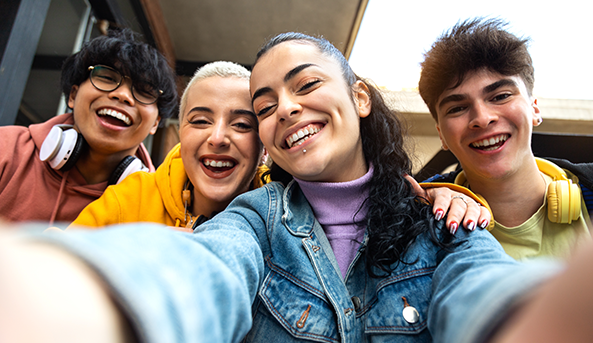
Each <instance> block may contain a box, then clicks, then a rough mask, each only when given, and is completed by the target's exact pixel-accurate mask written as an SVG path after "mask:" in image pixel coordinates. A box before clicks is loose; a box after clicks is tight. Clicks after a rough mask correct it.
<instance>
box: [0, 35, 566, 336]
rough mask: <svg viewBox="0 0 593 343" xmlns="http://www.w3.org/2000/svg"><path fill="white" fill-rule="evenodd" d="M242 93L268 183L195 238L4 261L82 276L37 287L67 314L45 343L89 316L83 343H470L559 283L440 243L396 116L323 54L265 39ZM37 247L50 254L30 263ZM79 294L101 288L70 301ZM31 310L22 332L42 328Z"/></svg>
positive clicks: (125, 239) (328, 49) (77, 238)
mask: <svg viewBox="0 0 593 343" xmlns="http://www.w3.org/2000/svg"><path fill="white" fill-rule="evenodd" d="M250 82H251V94H252V100H253V105H254V111H255V113H256V115H257V116H258V121H259V132H260V137H261V139H262V142H263V143H264V145H265V147H266V149H267V151H268V152H269V154H270V156H271V157H272V159H273V161H274V165H273V166H272V168H271V177H272V181H273V182H271V183H269V184H267V185H266V186H264V187H262V188H259V189H257V190H254V191H251V192H247V193H244V194H242V195H240V196H238V197H237V198H236V199H235V200H234V201H233V202H232V203H231V204H230V205H229V206H228V207H227V209H226V210H225V211H223V212H221V213H219V214H217V215H216V216H215V217H214V218H212V219H211V220H209V221H207V222H205V223H204V224H203V225H202V226H200V227H198V228H197V229H196V232H194V233H193V234H191V233H184V232H174V231H171V230H166V229H164V228H163V227H159V226H155V225H150V224H131V225H128V226H118V227H115V228H112V229H106V230H100V231H97V232H75V231H72V232H69V233H66V234H60V235H58V234H55V235H46V236H44V237H41V238H38V239H40V240H42V241H43V242H44V243H43V244H41V247H40V246H39V245H40V244H37V246H35V244H31V243H29V249H26V250H25V251H24V252H20V253H17V254H15V255H13V256H11V258H12V259H13V260H18V261H20V262H22V263H28V262H27V261H31V262H32V261H35V263H36V264H38V265H39V266H41V267H42V268H43V267H45V266H46V265H54V264H59V265H60V266H61V267H63V269H65V270H66V271H65V272H64V273H56V274H55V275H57V276H58V278H59V277H60V276H61V275H63V274H70V273H69V271H68V270H70V269H71V270H76V271H79V272H81V273H82V274H88V275H89V278H88V279H86V280H83V281H84V282H82V281H81V282H79V280H78V279H76V278H75V280H74V281H73V282H72V283H71V284H72V285H74V286H71V285H70V284H69V285H67V286H64V285H63V284H60V287H54V282H53V280H54V279H52V282H50V281H48V282H46V283H44V287H45V288H50V289H51V292H50V293H49V294H51V295H52V299H56V298H57V296H58V294H59V293H62V294H67V295H68V296H64V298H66V299H65V300H64V301H60V305H61V306H60V309H61V310H63V309H64V308H69V307H72V310H70V311H67V313H68V314H69V315H63V314H62V313H60V316H58V318H59V321H54V322H52V325H55V326H52V327H51V330H52V332H55V331H56V330H57V329H56V326H59V325H65V326H66V327H69V326H71V325H72V324H70V323H71V322H70V320H71V319H72V320H77V321H80V320H81V318H82V317H83V315H82V314H84V313H85V311H91V310H92V314H93V316H90V315H89V317H90V318H92V319H95V318H96V320H93V321H92V323H93V324H96V326H93V325H89V326H88V327H89V329H87V331H86V332H85V333H86V334H87V335H88V336H91V337H93V336H92V335H91V333H95V332H96V333H98V334H100V335H108V334H113V333H115V334H114V335H113V336H111V337H109V339H112V340H115V339H120V340H124V339H129V338H130V337H132V338H135V339H136V340H138V341H143V342H239V341H245V342H270V341H272V342H301V341H317V342H370V341H373V342H430V341H435V342H478V341H484V340H486V339H488V338H489V337H490V335H491V334H494V331H493V330H495V329H497V328H499V327H500V326H499V324H501V323H502V322H503V319H505V318H507V316H509V315H511V314H512V313H513V312H512V310H515V309H516V308H517V306H518V304H523V303H530V302H529V300H530V299H533V298H528V297H527V296H528V295H532V294H533V293H532V290H533V289H535V288H536V287H537V286H538V285H539V284H540V283H542V282H544V281H545V280H546V279H547V278H548V277H549V276H550V275H552V274H555V273H556V271H557V270H558V267H557V265H555V264H552V263H543V262H542V263H539V264H530V265H527V264H520V263H519V262H516V261H514V260H513V259H511V258H510V257H509V256H508V255H506V254H505V253H504V251H503V250H502V247H501V246H500V245H499V244H498V243H497V242H496V240H495V239H494V238H493V237H492V236H491V235H490V234H489V233H488V232H486V231H484V230H476V231H474V232H470V231H468V230H459V231H458V232H457V235H455V236H454V235H452V234H451V232H450V231H449V230H447V229H445V228H444V221H443V220H436V219H435V218H434V215H433V214H432V212H431V208H430V206H429V205H428V204H427V203H426V202H425V201H424V200H423V199H422V198H420V197H418V196H416V195H415V194H414V192H413V187H412V185H411V184H410V183H409V182H408V181H407V179H406V177H405V174H406V173H407V172H409V169H410V166H409V159H408V156H407V154H406V153H405V151H404V149H403V136H402V132H401V126H400V124H399V122H398V120H397V117H396V116H395V115H393V113H392V112H391V111H390V110H388V109H387V107H386V106H385V104H384V103H383V101H382V99H381V95H380V93H379V92H378V91H377V90H376V89H375V88H374V87H373V86H372V85H370V83H368V82H366V81H364V80H362V79H360V78H358V77H357V76H356V75H355V74H354V73H353V72H352V70H351V69H350V67H349V66H348V63H347V61H346V60H345V59H344V57H343V56H342V55H341V54H340V53H339V51H338V50H337V49H336V48H335V47H333V46H332V45H331V44H330V43H329V42H327V41H326V40H323V39H319V38H313V37H310V36H306V35H303V34H298V33H287V34H281V35H279V36H277V37H275V38H274V39H272V40H271V41H270V42H269V43H268V44H267V45H266V46H265V47H264V48H263V49H262V50H261V52H260V53H259V54H258V59H257V60H256V63H255V65H254V68H253V72H252V78H251V81H250ZM47 242H51V243H52V244H53V245H48V244H47ZM56 245H57V246H60V247H62V248H65V249H66V250H67V251H69V252H70V253H73V254H74V255H75V256H78V257H79V258H82V259H83V260H84V261H85V262H86V264H82V263H80V261H78V260H72V258H71V255H69V254H66V253H64V252H63V250H60V249H57V248H56ZM34 248H37V249H34ZM41 248H42V249H45V250H49V251H54V252H57V255H55V256H54V257H47V256H45V257H44V258H42V259H41V258H39V256H40V255H39V252H37V250H39V249H41ZM6 250H7V249H4V250H2V249H0V255H3V254H7V252H5V251H6ZM9 255H10V254H9ZM6 260H7V259H6V258H3V257H2V256H0V262H1V261H6ZM64 261H65V263H63V264H62V263H57V262H64ZM1 267H2V264H0V272H1V271H2V268H1ZM20 270H22V268H21V269H20ZM60 271H61V270H60ZM28 275H30V273H28V274H27V276H28ZM52 275H54V274H52ZM12 279H13V280H16V281H14V282H16V284H17V285H18V278H17V277H13V278H12ZM82 279H85V278H84V277H83V278H82ZM97 279H99V280H102V281H101V282H97ZM89 281H90V283H91V284H93V285H97V284H99V286H100V285H101V284H104V285H105V286H104V287H103V288H101V287H96V288H97V289H95V290H89V292H80V291H81V290H86V289H87V288H89V289H90V287H88V286H86V285H83V286H82V287H78V286H77V285H78V284H80V283H85V282H89ZM56 284H57V283H56ZM3 285H4V286H5V284H2V283H0V286H3ZM8 285H9V286H11V285H13V283H10V284H8ZM15 287H16V286H15ZM69 287H75V290H76V291H77V292H72V291H70V288H69ZM5 288H6V287H4V288H2V289H0V294H5V296H6V294H8V295H10V294H11V293H10V289H8V290H6V289H5ZM8 288H10V287H8ZM79 293H80V294H79ZM545 295H547V294H545ZM106 297H111V299H113V300H112V302H111V306H109V303H108V302H107V303H106V302H105V298H106ZM13 298H14V297H13ZM534 298H535V299H538V297H534ZM11 299H12V298H11ZM29 299H31V301H32V303H31V306H27V305H28V304H24V305H22V306H21V307H19V309H21V310H23V311H24V312H25V313H27V315H28V316H27V319H28V320H27V323H31V322H35V323H40V324H39V325H44V324H46V323H47V321H45V320H38V317H36V316H35V315H36V312H35V311H28V310H29V308H30V307H35V306H38V302H37V301H35V300H36V298H35V297H33V296H29V297H26V299H23V302H25V303H26V302H27V300H29ZM95 300H96V301H95ZM89 302H90V305H89V306H87V303H89ZM523 308H525V307H521V308H520V309H523ZM1 311H2V310H0V318H2V312H1ZM73 313H74V314H73ZM17 315H18V314H15V313H11V317H10V318H13V317H14V316H17ZM106 318H110V319H112V320H105V319H106ZM1 323H2V321H0V324H1ZM64 323H66V324H64ZM506 324H508V322H507V323H506ZM511 324H512V322H511ZM4 327H9V326H7V325H5V326H4ZM77 327H81V326H80V325H78V326H77ZM502 327H503V328H505V329H507V328H509V326H507V325H505V326H502ZM510 327H511V328H512V326H510ZM2 328H3V327H0V332H5V331H2V330H1V329H2ZM38 332H41V331H39V330H38V331H35V333H38ZM69 333H70V332H69ZM118 334H119V335H118ZM114 336H115V339H114ZM63 341H65V340H63Z"/></svg>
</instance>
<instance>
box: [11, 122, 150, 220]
mask: <svg viewBox="0 0 593 343" xmlns="http://www.w3.org/2000/svg"><path fill="white" fill-rule="evenodd" d="M73 122H74V121H73V118H72V114H71V113H66V114H62V115H59V116H56V117H54V118H51V119H50V120H48V121H46V122H44V123H40V124H34V125H31V126H29V127H28V128H27V127H23V126H4V127H0V218H2V219H4V220H7V221H13V222H15V221H18V222H23V221H38V222H39V221H41V222H50V223H53V222H54V221H55V222H56V223H57V222H61V223H63V224H69V223H70V222H72V221H73V220H74V219H75V218H76V217H77V216H78V214H79V213H80V211H82V209H83V208H84V207H85V206H86V205H88V204H89V203H91V202H92V201H94V200H95V199H97V198H99V197H100V196H101V194H103V192H104V191H105V188H107V181H105V182H102V183H99V184H94V185H89V184H87V183H86V181H85V180H84V178H83V177H82V175H81V174H80V173H79V172H78V170H77V169H76V168H72V169H70V170H69V171H66V172H60V171H57V170H54V169H52V168H51V167H50V166H49V164H48V163H46V162H42V161H41V160H40V159H39V149H40V148H41V144H43V141H44V140H45V137H46V136H47V134H48V133H49V131H50V130H51V128H52V127H53V126H54V125H57V124H73ZM136 156H137V157H138V158H140V159H141V160H142V162H143V163H144V165H146V166H147V167H148V168H149V169H150V170H151V171H154V165H153V164H152V161H151V160H150V156H149V155H148V152H147V151H146V148H145V147H144V145H142V144H141V145H140V148H139V149H138V151H137V152H136Z"/></svg>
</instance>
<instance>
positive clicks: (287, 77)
mask: <svg viewBox="0 0 593 343" xmlns="http://www.w3.org/2000/svg"><path fill="white" fill-rule="evenodd" d="M312 66H315V64H313V63H304V64H301V65H298V66H296V67H294V68H292V69H291V70H289V71H288V73H286V75H284V79H283V81H284V83H286V82H288V81H290V80H291V79H292V78H293V77H295V76H296V75H297V74H298V73H300V72H301V71H303V70H305V69H307V68H309V67H312ZM271 91H272V88H270V87H263V88H260V89H258V90H256V91H255V93H253V97H252V98H251V103H252V104H253V102H254V101H255V99H257V98H258V97H260V96H262V95H264V94H266V93H269V92H271Z"/></svg>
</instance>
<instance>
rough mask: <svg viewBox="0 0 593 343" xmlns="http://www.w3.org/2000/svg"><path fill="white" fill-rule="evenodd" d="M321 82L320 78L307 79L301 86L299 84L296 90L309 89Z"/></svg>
mask: <svg viewBox="0 0 593 343" xmlns="http://www.w3.org/2000/svg"><path fill="white" fill-rule="evenodd" d="M320 82H321V80H319V79H316V80H311V81H308V82H307V83H305V84H304V85H303V86H301V87H300V88H299V90H298V92H299V93H300V92H306V91H308V90H310V89H312V88H313V87H315V86H316V85H318V84H319V83H320Z"/></svg>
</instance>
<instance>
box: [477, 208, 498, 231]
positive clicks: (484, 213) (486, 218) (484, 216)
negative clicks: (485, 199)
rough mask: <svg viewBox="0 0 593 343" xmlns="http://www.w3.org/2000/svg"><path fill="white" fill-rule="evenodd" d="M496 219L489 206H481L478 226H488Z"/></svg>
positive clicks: (483, 227)
mask: <svg viewBox="0 0 593 343" xmlns="http://www.w3.org/2000/svg"><path fill="white" fill-rule="evenodd" d="M492 220H494V219H493V218H492V215H491V213H490V211H488V208H486V207H484V206H480V219H478V226H479V227H480V228H482V229H485V228H487V227H488V225H489V224H490V223H491V222H492Z"/></svg>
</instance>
